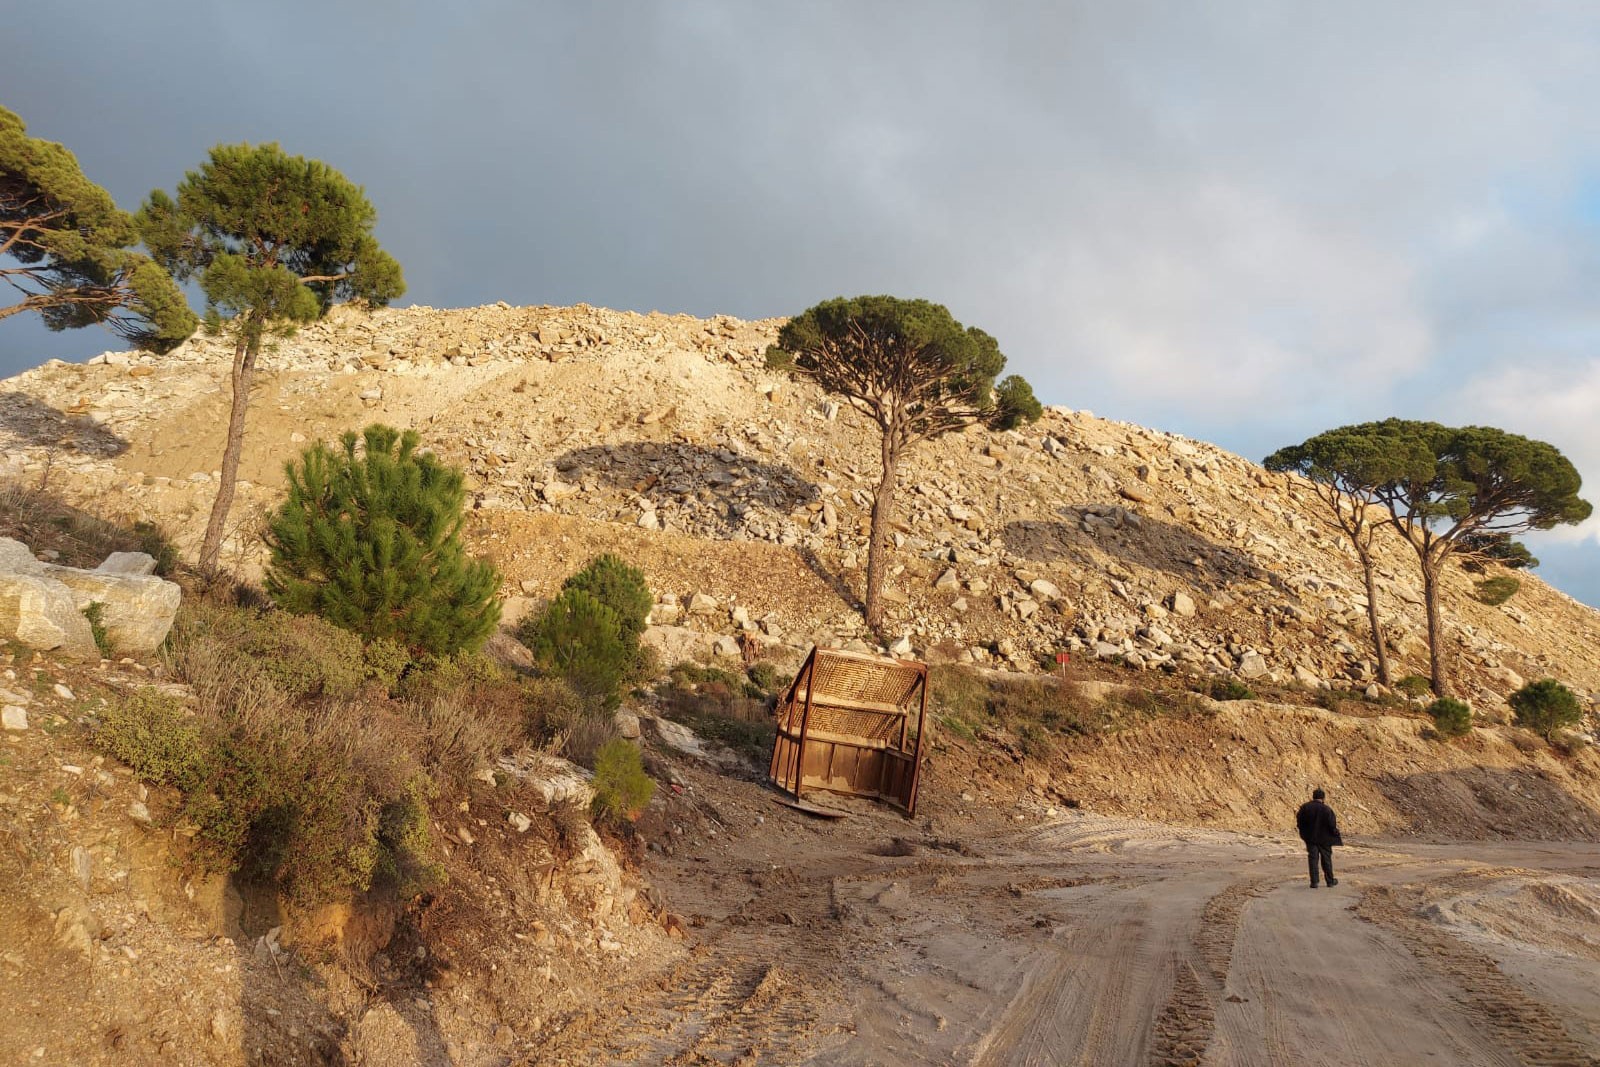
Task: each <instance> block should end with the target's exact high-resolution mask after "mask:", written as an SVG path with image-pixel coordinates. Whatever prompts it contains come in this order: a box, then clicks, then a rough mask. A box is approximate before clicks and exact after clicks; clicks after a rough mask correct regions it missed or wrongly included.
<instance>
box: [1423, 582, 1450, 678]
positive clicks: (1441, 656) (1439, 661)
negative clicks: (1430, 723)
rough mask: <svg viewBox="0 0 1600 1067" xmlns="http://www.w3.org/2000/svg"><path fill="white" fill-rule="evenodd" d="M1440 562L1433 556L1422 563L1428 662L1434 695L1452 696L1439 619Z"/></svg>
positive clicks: (1442, 628) (1442, 631) (1441, 625)
mask: <svg viewBox="0 0 1600 1067" xmlns="http://www.w3.org/2000/svg"><path fill="white" fill-rule="evenodd" d="M1440 562H1441V561H1439V560H1437V559H1434V558H1432V556H1431V555H1430V556H1428V557H1425V558H1424V559H1423V561H1422V601H1423V604H1424V605H1425V606H1426V607H1427V611H1428V660H1429V665H1430V667H1431V668H1432V681H1433V695H1434V696H1436V697H1447V696H1449V695H1450V671H1449V666H1448V664H1447V663H1446V662H1445V660H1446V656H1445V647H1444V625H1443V621H1442V620H1441V619H1440V618H1439V571H1440Z"/></svg>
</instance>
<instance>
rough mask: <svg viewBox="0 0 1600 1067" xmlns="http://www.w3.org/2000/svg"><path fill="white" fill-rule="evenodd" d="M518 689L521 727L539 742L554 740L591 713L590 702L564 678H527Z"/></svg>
mask: <svg viewBox="0 0 1600 1067" xmlns="http://www.w3.org/2000/svg"><path fill="white" fill-rule="evenodd" d="M522 691H523V719H522V722H523V730H524V732H526V733H527V735H528V737H529V738H531V739H532V740H534V741H535V742H538V743H541V744H548V743H553V742H558V741H559V740H560V738H561V737H562V736H563V735H565V734H566V733H568V732H569V731H571V730H572V729H573V728H575V727H576V726H577V725H578V723H579V722H580V720H582V719H584V718H586V717H588V716H589V715H591V714H593V713H594V703H593V702H592V701H587V700H584V699H583V696H582V694H580V693H579V692H578V691H577V690H576V689H574V688H573V687H572V683H570V682H568V681H567V680H566V679H565V678H557V677H544V678H529V679H527V680H526V681H524V682H523V685H522ZM557 747H559V745H557Z"/></svg>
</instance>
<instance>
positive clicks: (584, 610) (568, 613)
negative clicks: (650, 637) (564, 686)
mask: <svg viewBox="0 0 1600 1067" xmlns="http://www.w3.org/2000/svg"><path fill="white" fill-rule="evenodd" d="M527 632H528V647H529V648H530V649H532V651H533V659H534V662H535V663H537V664H538V665H539V666H540V667H541V668H542V669H544V670H546V671H549V672H551V673H552V674H557V675H560V676H561V677H564V678H566V679H567V681H568V682H570V683H571V684H572V686H573V688H574V689H576V690H577V691H578V692H579V693H582V694H583V695H584V696H586V697H588V698H589V699H591V700H596V701H598V702H600V703H601V704H603V705H604V706H606V707H610V708H614V707H616V706H617V705H618V704H619V703H621V695H620V694H621V689H622V682H623V678H624V677H625V675H626V673H627V670H628V666H629V664H630V663H631V662H632V660H633V657H634V655H635V653H636V652H637V650H638V640H637V639H634V640H633V642H632V643H631V644H630V642H629V641H628V639H627V638H626V637H625V636H624V633H625V630H624V627H623V622H622V619H621V618H620V617H619V616H618V614H617V612H615V611H614V610H612V609H611V607H609V606H608V605H607V604H605V603H604V602H603V601H601V600H600V598H599V597H596V596H593V595H591V594H590V593H588V592H586V591H585V590H583V589H578V588H573V587H571V586H567V587H565V588H563V589H562V590H561V592H560V593H559V594H557V595H556V596H555V598H554V599H552V600H551V601H550V603H549V604H547V605H545V609H544V611H543V612H541V613H540V614H539V617H538V618H537V619H536V620H535V621H534V622H533V624H532V625H531V626H530V627H528V628H527Z"/></svg>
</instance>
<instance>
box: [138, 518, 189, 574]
mask: <svg viewBox="0 0 1600 1067" xmlns="http://www.w3.org/2000/svg"><path fill="white" fill-rule="evenodd" d="M133 535H134V537H136V538H138V539H139V551H140V552H143V553H145V554H146V555H148V556H149V557H150V558H151V559H153V560H155V561H156V573H157V574H159V575H160V576H161V577H163V578H165V577H167V576H168V575H170V574H172V572H173V571H175V570H177V569H178V548H177V546H176V545H174V544H173V543H172V541H171V540H170V539H168V537H167V533H166V531H165V530H163V529H162V528H161V527H160V526H158V525H156V524H155V523H153V522H150V521H148V520H146V519H139V520H138V521H136V522H135V523H134V524H133Z"/></svg>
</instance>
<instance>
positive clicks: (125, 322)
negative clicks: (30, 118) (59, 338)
mask: <svg viewBox="0 0 1600 1067" xmlns="http://www.w3.org/2000/svg"><path fill="white" fill-rule="evenodd" d="M138 243H139V232H138V230H137V228H136V227H135V226H134V220H133V217H132V216H130V215H129V214H127V213H126V212H124V211H120V210H118V209H117V206H116V204H115V203H114V202H113V201H112V199H111V195H110V194H109V193H107V192H106V191H105V190H104V189H102V188H100V186H98V185H96V184H95V183H93V182H91V181H90V180H89V179H88V178H86V177H84V175H83V171H82V170H81V169H79V166H78V161H77V159H76V158H75V157H74V156H73V154H72V153H71V152H69V151H67V149H66V148H64V147H62V146H61V145H59V144H56V143H54V142H52V141H43V140H39V139H37V138H33V137H29V136H28V135H27V127H26V126H24V125H23V122H22V119H20V118H19V117H18V116H17V115H15V114H14V113H12V112H10V111H7V110H6V109H5V108H3V107H0V282H5V283H6V284H8V285H9V286H10V287H11V288H12V289H13V290H15V292H16V293H18V294H20V299H19V300H17V302H16V303H13V304H10V305H6V306H0V319H4V318H7V317H9V316H11V315H16V314H20V313H22V312H24V311H37V312H39V315H40V317H41V318H43V319H44V323H45V325H46V326H47V327H49V328H50V329H52V330H66V329H74V328H77V327H80V326H90V325H101V326H105V327H107V328H108V329H110V330H111V331H112V332H113V333H115V334H117V335H118V336H119V337H123V338H125V339H127V340H129V341H131V342H132V343H133V344H134V345H136V346H137V347H139V348H145V349H150V350H152V351H156V352H166V351H170V350H171V349H173V348H175V347H177V346H178V345H180V344H182V343H183V341H184V340H185V339H186V338H188V336H189V335H190V334H192V333H194V329H195V326H196V325H198V322H197V320H196V319H195V316H194V312H192V311H190V310H189V305H188V302H187V301H185V300H184V298H183V293H182V291H180V290H179V289H178V287H177V285H176V284H175V283H174V282H173V280H172V277H171V275H169V274H168V273H167V272H166V271H165V270H164V269H162V267H161V266H160V265H158V264H157V263H155V262H154V261H152V260H151V259H150V258H149V257H147V256H143V255H140V254H138V253H137V252H134V251H132V249H133V248H134V247H135V246H137V245H138Z"/></svg>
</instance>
